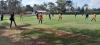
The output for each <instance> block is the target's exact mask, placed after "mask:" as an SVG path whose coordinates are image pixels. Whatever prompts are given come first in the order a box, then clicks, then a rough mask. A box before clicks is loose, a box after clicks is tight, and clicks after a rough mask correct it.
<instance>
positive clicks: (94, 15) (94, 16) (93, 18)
mask: <svg viewBox="0 0 100 45" xmlns="http://www.w3.org/2000/svg"><path fill="white" fill-rule="evenodd" d="M93 20H94V21H95V22H96V14H95V13H94V14H93V16H92V20H91V21H93Z"/></svg>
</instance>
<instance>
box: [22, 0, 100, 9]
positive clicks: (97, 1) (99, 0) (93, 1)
mask: <svg viewBox="0 0 100 45" xmlns="http://www.w3.org/2000/svg"><path fill="white" fill-rule="evenodd" d="M56 1H57V0H22V4H23V5H24V6H25V5H31V6H33V5H34V4H43V3H44V2H45V3H48V2H54V3H55V2H56ZM72 1H73V4H74V6H79V7H82V6H83V5H84V4H88V5H89V7H90V8H100V0H72Z"/></svg>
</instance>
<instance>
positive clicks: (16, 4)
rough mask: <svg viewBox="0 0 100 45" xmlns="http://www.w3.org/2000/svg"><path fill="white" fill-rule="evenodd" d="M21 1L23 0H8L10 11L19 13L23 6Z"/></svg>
mask: <svg viewBox="0 0 100 45" xmlns="http://www.w3.org/2000/svg"><path fill="white" fill-rule="evenodd" d="M21 1H22V0H7V3H8V9H9V10H8V11H9V12H16V13H18V12H19V11H20V8H21Z"/></svg>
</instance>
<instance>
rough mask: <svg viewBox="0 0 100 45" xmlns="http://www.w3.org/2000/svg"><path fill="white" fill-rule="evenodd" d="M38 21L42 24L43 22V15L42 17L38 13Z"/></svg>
mask: <svg viewBox="0 0 100 45" xmlns="http://www.w3.org/2000/svg"><path fill="white" fill-rule="evenodd" d="M38 20H39V23H41V24H42V21H43V15H42V12H40V13H39V15H38Z"/></svg>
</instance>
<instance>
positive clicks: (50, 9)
mask: <svg viewBox="0 0 100 45" xmlns="http://www.w3.org/2000/svg"><path fill="white" fill-rule="evenodd" d="M48 7H49V8H48V10H49V12H50V13H52V14H53V13H56V10H57V7H56V5H55V4H54V3H52V2H49V3H48Z"/></svg>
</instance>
